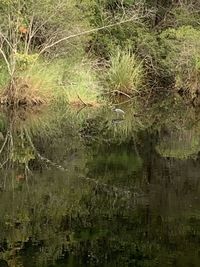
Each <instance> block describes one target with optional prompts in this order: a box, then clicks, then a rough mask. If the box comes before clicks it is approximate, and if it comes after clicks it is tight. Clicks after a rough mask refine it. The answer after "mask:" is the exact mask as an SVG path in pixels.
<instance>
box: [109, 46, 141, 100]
mask: <svg viewBox="0 0 200 267" xmlns="http://www.w3.org/2000/svg"><path fill="white" fill-rule="evenodd" d="M107 81H108V86H109V89H110V91H111V92H119V93H120V92H121V93H125V94H128V95H133V94H134V93H135V92H139V90H140V88H141V87H142V84H143V81H144V71H143V66H142V62H140V61H139V60H137V58H136V56H135V55H134V54H131V53H130V52H124V51H120V50H118V51H117V53H116V54H114V55H112V56H111V59H110V68H109V70H108V74H107Z"/></svg>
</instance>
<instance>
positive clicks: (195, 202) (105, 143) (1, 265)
mask: <svg viewBox="0 0 200 267" xmlns="http://www.w3.org/2000/svg"><path fill="white" fill-rule="evenodd" d="M198 118H199V115H198V114H197V112H196V111H194V110H191V109H188V108H185V107H183V106H180V105H175V106H174V108H173V109H170V110H169V109H168V107H167V103H164V104H163V105H160V106H156V105H155V106H154V107H152V108H151V109H149V110H147V111H145V112H144V113H142V112H141V111H140V110H135V109H134V110H132V109H131V110H126V114H125V117H124V118H123V120H122V118H116V115H115V114H112V111H110V110H108V109H102V110H97V111H96V110H95V111H94V110H90V109H88V110H81V111H78V112H77V111H70V110H66V111H63V110H60V111H59V112H57V113H55V114H54V113H53V112H52V111H51V112H50V111H48V112H47V113H45V114H43V113H41V112H35V111H34V112H26V111H18V112H2V113H1V116H0V128H1V136H0V139H1V141H0V142H1V145H0V162H1V166H0V167H1V169H0V259H1V260H0V267H8V266H9V267H85V266H88V267H90V266H91V267H92V266H101V267H104V266H105V267H115V266H120V267H122V266H124V267H126V266H140V267H147V266H150V267H154V266H162V267H165V266H177V267H188V266H198V267H199V266H200V154H199V151H200V122H199V119H198Z"/></svg>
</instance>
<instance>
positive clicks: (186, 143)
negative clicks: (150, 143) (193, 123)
mask: <svg viewBox="0 0 200 267" xmlns="http://www.w3.org/2000/svg"><path fill="white" fill-rule="evenodd" d="M156 150H157V151H158V153H159V154H160V155H162V156H163V157H172V158H177V159H187V158H190V157H193V158H195V157H197V154H198V152H199V151H200V137H198V136H196V135H195V132H191V131H182V132H171V133H170V134H169V135H168V136H167V137H164V138H163V140H162V139H161V141H160V142H159V144H158V145H157V146H156Z"/></svg>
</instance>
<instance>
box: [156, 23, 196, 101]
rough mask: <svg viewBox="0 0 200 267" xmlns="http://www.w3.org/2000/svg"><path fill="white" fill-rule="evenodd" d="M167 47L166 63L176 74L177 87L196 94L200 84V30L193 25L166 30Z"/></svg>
mask: <svg viewBox="0 0 200 267" xmlns="http://www.w3.org/2000/svg"><path fill="white" fill-rule="evenodd" d="M160 37H161V40H162V44H163V47H165V51H166V57H165V59H164V61H165V65H166V66H167V67H168V68H169V69H170V71H171V72H173V73H174V75H175V86H176V88H179V89H180V88H182V89H184V90H185V91H186V92H188V93H189V94H190V96H191V97H193V96H194V94H195V93H196V91H197V90H198V88H199V85H200V69H199V66H200V63H199V62H200V60H199V54H200V31H199V30H198V29H195V28H193V27H191V26H182V27H179V28H178V29H168V30H165V31H164V32H163V33H162V34H161V35H160Z"/></svg>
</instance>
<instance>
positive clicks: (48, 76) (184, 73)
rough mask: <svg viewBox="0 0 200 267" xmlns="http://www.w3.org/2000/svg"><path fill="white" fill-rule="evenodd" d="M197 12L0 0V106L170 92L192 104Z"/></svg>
mask: <svg viewBox="0 0 200 267" xmlns="http://www.w3.org/2000/svg"><path fill="white" fill-rule="evenodd" d="M199 12H200V2H199V1H194V0H166V1H165V0H67V1H66V0H58V1H55V0H44V1H42V2H41V1H38V0H36V1H32V0H2V1H1V3H0V14H1V15H0V26H1V27H0V60H1V61H0V68H1V72H0V89H1V98H0V102H1V104H2V105H6V106H20V105H25V106H35V105H41V104H50V105H52V104H55V103H59V101H60V100H62V101H61V102H60V105H72V106H75V107H77V106H78V107H79V106H91V107H98V106H100V105H103V104H105V103H115V102H116V101H117V102H119V99H123V100H125V101H126V100H127V101H130V102H131V101H132V99H137V98H138V99H142V101H145V102H146V101H149V100H150V99H152V98H155V96H158V95H159V94H160V93H167V94H171V93H172V94H175V97H181V98H183V99H185V100H186V104H189V105H193V106H198V102H199V100H198V95H199V79H200V77H199V76H200V57H199V51H200V38H199V37H200V16H199ZM120 101H121V100H120Z"/></svg>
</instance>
